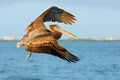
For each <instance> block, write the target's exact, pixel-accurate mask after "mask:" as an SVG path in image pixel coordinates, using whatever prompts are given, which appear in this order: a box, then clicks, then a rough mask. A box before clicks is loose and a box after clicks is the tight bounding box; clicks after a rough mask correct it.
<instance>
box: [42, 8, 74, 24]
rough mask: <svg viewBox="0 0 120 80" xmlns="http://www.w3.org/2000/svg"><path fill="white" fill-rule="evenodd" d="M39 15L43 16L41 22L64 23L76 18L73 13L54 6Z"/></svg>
mask: <svg viewBox="0 0 120 80" xmlns="http://www.w3.org/2000/svg"><path fill="white" fill-rule="evenodd" d="M40 17H42V18H43V22H47V21H52V22H63V23H65V24H72V23H74V21H75V20H76V19H75V16H74V15H72V14H71V13H69V12H67V11H65V10H63V9H60V8H58V7H55V6H53V7H51V8H49V9H48V10H46V11H45V12H44V13H43V14H42V15H41V16H40Z"/></svg>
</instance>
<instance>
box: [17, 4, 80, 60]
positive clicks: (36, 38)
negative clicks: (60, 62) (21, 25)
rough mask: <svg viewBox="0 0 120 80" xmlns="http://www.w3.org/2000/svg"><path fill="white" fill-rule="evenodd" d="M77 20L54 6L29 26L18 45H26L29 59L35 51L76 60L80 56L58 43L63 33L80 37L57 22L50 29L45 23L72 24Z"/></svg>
mask: <svg viewBox="0 0 120 80" xmlns="http://www.w3.org/2000/svg"><path fill="white" fill-rule="evenodd" d="M75 20H76V19H75V16H74V15H72V14H70V13H69V12H67V11H65V10H63V9H60V8H58V7H55V6H53V7H51V8H49V9H47V10H46V11H45V12H44V13H42V14H41V15H40V16H39V17H38V18H37V19H35V20H34V21H33V22H32V23H31V24H30V25H28V26H27V28H26V29H25V32H26V33H25V35H24V36H23V37H22V38H21V39H20V40H19V41H18V43H17V45H16V47H17V48H20V47H22V46H24V47H25V49H26V50H27V52H28V54H27V56H26V58H27V59H28V58H30V56H31V54H32V53H33V52H34V53H45V54H50V55H54V56H57V57H59V58H61V59H64V60H67V61H68V62H76V61H78V60H79V58H78V57H77V56H75V55H73V54H72V53H70V52H69V51H68V50H67V49H65V48H64V47H62V46H61V45H60V44H58V42H57V40H58V39H60V38H61V36H62V33H63V34H66V35H68V36H70V37H72V38H76V39H78V37H77V36H75V35H73V34H72V33H69V32H67V31H66V30H64V29H62V28H61V27H60V26H58V25H56V24H53V25H50V26H49V28H50V29H47V28H46V26H45V25H44V22H47V21H52V22H61V23H65V24H70V25H72V24H73V23H74V21H75Z"/></svg>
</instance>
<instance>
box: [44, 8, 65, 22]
mask: <svg viewBox="0 0 120 80" xmlns="http://www.w3.org/2000/svg"><path fill="white" fill-rule="evenodd" d="M62 13H63V10H62V9H59V8H57V7H53V8H51V10H50V11H49V12H48V13H47V14H46V15H45V16H44V18H43V21H44V22H46V21H52V22H55V21H58V22H62V21H61V19H60V18H61V14H62Z"/></svg>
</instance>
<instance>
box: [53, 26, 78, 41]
mask: <svg viewBox="0 0 120 80" xmlns="http://www.w3.org/2000/svg"><path fill="white" fill-rule="evenodd" d="M55 30H57V31H59V32H61V33H63V34H65V35H67V36H69V37H71V38H75V39H79V37H77V36H76V35H74V34H72V33H70V32H68V31H66V30H64V29H63V28H61V27H59V26H57V27H56V28H55Z"/></svg>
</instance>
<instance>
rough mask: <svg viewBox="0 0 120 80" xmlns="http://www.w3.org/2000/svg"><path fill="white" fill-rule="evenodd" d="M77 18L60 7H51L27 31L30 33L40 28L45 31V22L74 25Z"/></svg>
mask: <svg viewBox="0 0 120 80" xmlns="http://www.w3.org/2000/svg"><path fill="white" fill-rule="evenodd" d="M75 20H76V19H75V16H74V15H72V14H71V13H69V12H67V11H65V10H63V9H60V8H58V7H55V6H53V7H50V8H49V9H47V10H46V11H45V12H43V13H42V14H41V15H40V16H39V17H38V18H37V19H35V20H34V21H33V22H32V23H31V24H30V25H29V26H28V27H27V28H26V29H25V31H26V32H27V33H29V32H30V31H32V30H34V29H36V28H40V29H41V30H45V29H46V27H45V25H44V22H47V21H52V22H63V23H65V24H73V23H74V21H75Z"/></svg>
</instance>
